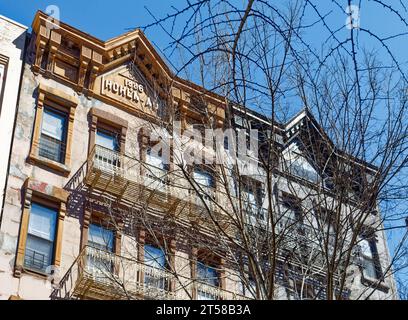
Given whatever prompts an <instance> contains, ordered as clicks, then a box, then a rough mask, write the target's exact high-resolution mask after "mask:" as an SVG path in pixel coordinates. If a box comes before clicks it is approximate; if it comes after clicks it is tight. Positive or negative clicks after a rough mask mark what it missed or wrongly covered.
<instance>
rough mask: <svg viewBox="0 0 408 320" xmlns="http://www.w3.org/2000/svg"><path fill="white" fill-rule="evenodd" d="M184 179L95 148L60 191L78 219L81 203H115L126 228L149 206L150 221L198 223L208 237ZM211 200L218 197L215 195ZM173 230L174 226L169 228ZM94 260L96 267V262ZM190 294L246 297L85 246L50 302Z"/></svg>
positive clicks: (203, 215) (203, 213)
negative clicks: (163, 219) (65, 196)
mask: <svg viewBox="0 0 408 320" xmlns="http://www.w3.org/2000/svg"><path fill="white" fill-rule="evenodd" d="M184 180H185V179H182V174H181V173H178V172H177V170H174V171H171V172H170V171H167V170H164V169H161V168H157V167H154V166H152V165H149V164H147V163H144V162H141V161H140V160H137V159H135V158H134V157H130V156H128V155H124V154H122V153H119V152H116V151H112V150H109V149H106V148H104V147H101V146H98V145H96V146H95V147H94V148H93V150H92V152H90V154H89V156H88V159H87V161H86V162H85V163H84V164H83V165H82V167H81V168H80V169H79V170H78V171H77V173H76V174H75V175H74V176H73V177H72V179H71V180H70V181H69V182H68V183H67V185H66V187H65V188H66V190H68V191H69V192H70V194H71V195H70V200H69V205H68V207H69V211H70V212H71V214H75V212H78V215H79V214H80V213H79V212H80V211H81V210H83V207H84V204H85V205H88V206H90V207H91V208H97V207H98V206H99V207H103V206H106V203H110V204H111V203H115V204H117V205H118V207H119V206H120V207H121V208H122V209H123V208H125V209H124V210H122V211H123V214H122V215H121V219H122V221H123V223H124V224H125V225H126V224H127V223H132V221H130V220H129V221H126V220H127V219H131V218H134V217H133V216H132V215H137V212H138V211H140V210H146V208H143V205H144V204H148V211H149V212H150V214H149V216H151V217H152V221H154V218H155V217H154V216H156V218H157V217H159V216H160V217H165V216H167V217H171V219H172V221H177V223H178V224H179V225H183V224H191V222H194V223H198V224H199V225H200V228H202V229H203V230H207V232H210V233H211V226H210V223H208V221H207V220H206V212H207V210H206V208H205V207H204V206H203V201H202V200H201V199H200V198H199V197H198V196H197V195H196V194H194V193H192V192H191V189H190V188H188V187H187V186H186V185H185V184H183V181H184ZM210 196H213V197H217V195H216V194H212V195H211V194H210ZM204 201H205V199H204ZM208 205H211V204H210V203H208ZM126 208H128V210H126ZM145 217H146V215H145ZM220 220H221V219H220ZM158 221H160V220H158ZM159 223H160V222H159ZM161 223H163V222H161ZM172 227H174V224H173V225H172V226H170V227H169V228H172ZM206 228H207V229H206ZM95 261H97V262H98V263H96V264H95ZM92 262H94V263H92ZM194 290H200V291H201V292H205V293H206V294H207V295H209V296H210V297H212V298H213V299H245V298H246V297H244V296H240V295H238V294H236V293H233V292H231V291H228V290H224V289H221V288H219V287H215V286H212V285H210V284H206V283H200V282H197V281H192V280H191V279H190V277H186V276H184V277H183V276H181V275H177V274H176V273H175V272H172V271H170V270H165V269H162V268H156V267H152V266H149V265H147V264H144V263H143V262H141V261H139V260H138V259H137V258H134V257H123V256H120V255H117V254H114V253H111V252H107V251H104V250H101V249H97V248H93V247H90V246H85V247H84V248H83V249H82V251H81V252H80V254H79V256H78V257H77V258H76V259H75V261H74V263H73V264H72V266H71V267H70V268H69V270H68V271H67V272H66V274H65V275H64V276H63V277H62V279H61V280H60V281H59V284H58V285H57V286H56V288H55V289H54V291H53V292H52V294H51V298H52V299H101V298H102V299H127V298H131V299H189V298H191V296H192V295H191V293H192V292H193V291H194Z"/></svg>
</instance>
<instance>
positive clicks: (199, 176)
mask: <svg viewBox="0 0 408 320" xmlns="http://www.w3.org/2000/svg"><path fill="white" fill-rule="evenodd" d="M193 178H194V181H195V182H196V183H198V184H199V185H200V186H202V187H210V188H214V187H215V182H214V177H213V176H212V175H211V174H210V173H209V172H206V171H203V170H200V169H195V170H194V173H193Z"/></svg>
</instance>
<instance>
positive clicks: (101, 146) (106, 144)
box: [95, 128, 120, 171]
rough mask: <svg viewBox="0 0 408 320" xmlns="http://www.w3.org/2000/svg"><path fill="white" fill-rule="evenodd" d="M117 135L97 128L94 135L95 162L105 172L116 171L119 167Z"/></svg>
mask: <svg viewBox="0 0 408 320" xmlns="http://www.w3.org/2000/svg"><path fill="white" fill-rule="evenodd" d="M117 137H118V135H117V134H115V133H114V132H113V131H108V130H105V129H102V128H97V130H96V135H95V144H96V145H97V147H96V149H95V160H96V163H97V164H98V165H99V166H101V168H103V169H105V170H112V171H116V169H117V168H118V167H120V161H119V154H118V151H119V144H118V138H117Z"/></svg>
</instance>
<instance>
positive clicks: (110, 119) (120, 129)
mask: <svg viewBox="0 0 408 320" xmlns="http://www.w3.org/2000/svg"><path fill="white" fill-rule="evenodd" d="M89 114H90V119H91V124H90V134H89V147H88V154H91V153H92V151H93V149H94V148H95V146H96V134H97V130H98V128H101V129H102V130H105V131H110V132H112V133H117V134H118V139H117V143H118V148H119V151H117V152H118V153H120V154H125V150H126V149H125V145H126V134H127V129H128V122H127V121H126V120H123V119H122V118H120V117H118V116H116V115H114V114H111V113H109V112H106V111H103V110H100V109H97V108H95V107H92V108H91V110H90V111H89Z"/></svg>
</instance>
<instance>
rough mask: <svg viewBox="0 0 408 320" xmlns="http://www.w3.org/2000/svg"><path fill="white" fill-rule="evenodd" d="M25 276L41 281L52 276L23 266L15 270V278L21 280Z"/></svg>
mask: <svg viewBox="0 0 408 320" xmlns="http://www.w3.org/2000/svg"><path fill="white" fill-rule="evenodd" d="M23 274H27V275H30V276H33V277H35V278H37V279H41V280H47V279H48V278H49V277H50V276H51V275H50V274H48V273H45V272H41V271H39V270H34V269H30V268H27V267H23V266H17V267H16V268H15V270H14V277H16V278H21V276H22V275H23Z"/></svg>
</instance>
